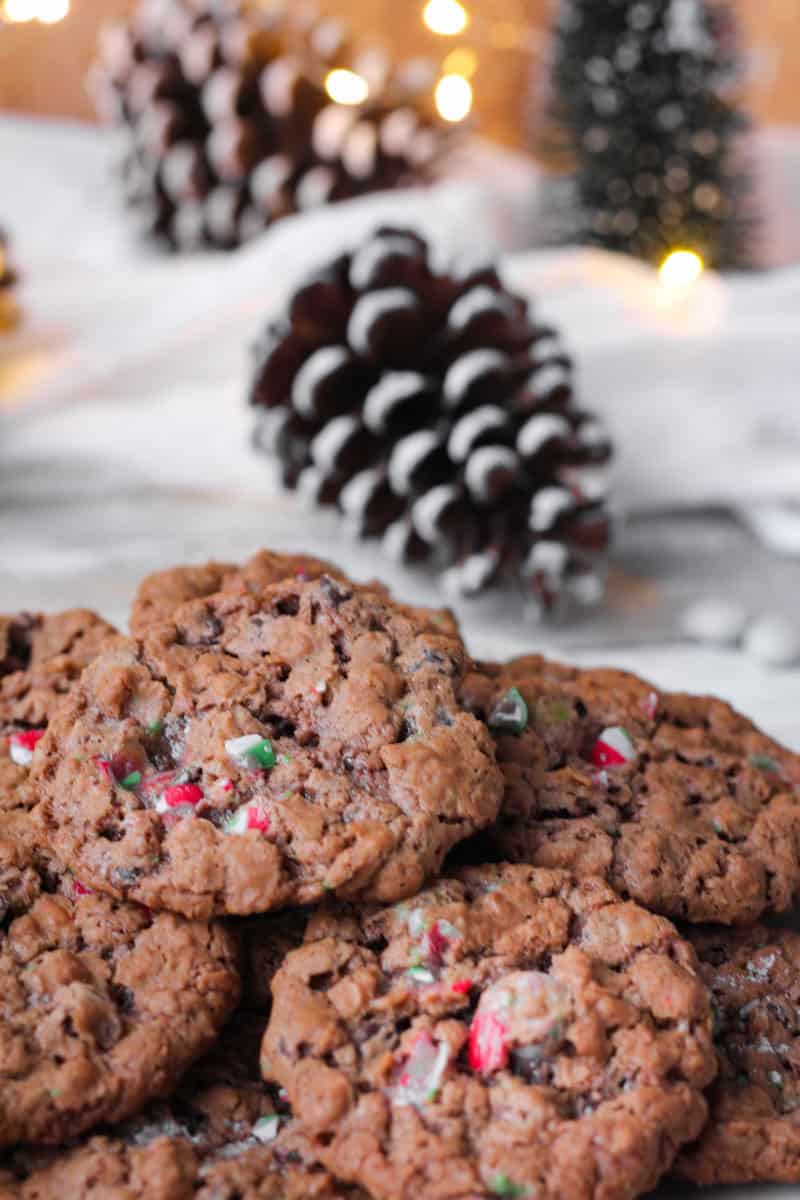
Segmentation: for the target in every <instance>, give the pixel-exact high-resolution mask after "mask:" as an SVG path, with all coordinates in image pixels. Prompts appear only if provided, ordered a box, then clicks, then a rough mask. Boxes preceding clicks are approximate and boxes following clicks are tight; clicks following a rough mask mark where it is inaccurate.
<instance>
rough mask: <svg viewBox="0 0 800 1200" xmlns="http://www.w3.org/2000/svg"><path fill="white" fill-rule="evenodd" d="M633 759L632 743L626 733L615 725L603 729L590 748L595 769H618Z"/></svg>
mask: <svg viewBox="0 0 800 1200" xmlns="http://www.w3.org/2000/svg"><path fill="white" fill-rule="evenodd" d="M634 757H635V751H634V749H633V743H632V742H631V739H630V737H629V736H628V734H627V732H626V731H625V730H624V729H622V728H621V727H620V726H617V725H615V726H614V727H613V728H611V729H604V730H603V732H602V733H601V734H600V736H599V738H598V739H597V741H596V742H595V744H594V746H593V748H592V763H593V764H594V766H595V767H619V766H622V765H623V764H624V763H627V762H630V761H631V759H632V758H634Z"/></svg>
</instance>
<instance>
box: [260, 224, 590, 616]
mask: <svg viewBox="0 0 800 1200" xmlns="http://www.w3.org/2000/svg"><path fill="white" fill-rule="evenodd" d="M256 357H257V364H256V370H255V374H254V378H253V382H252V389H251V396H250V400H251V403H252V404H253V405H255V406H256V407H257V408H258V409H259V410H261V411H260V415H259V420H258V425H257V431H256V444H257V446H258V447H259V448H260V449H262V450H263V451H266V452H267V453H269V454H272V455H274V456H276V457H277V459H278V461H279V463H280V469H281V473H282V479H283V482H284V484H285V485H286V486H287V487H289V488H297V489H298V490H299V491H300V492H302V493H304V494H305V495H307V496H308V497H310V498H311V499H313V500H314V501H315V502H316V503H319V504H323V505H336V506H338V508H339V509H340V511H341V512H342V513H343V514H344V515H345V516H346V518H347V519H348V521H349V522H350V523H351V524H352V526H353V528H354V530H355V532H356V533H357V535H359V536H361V537H382V538H383V542H384V546H385V547H386V549H387V551H388V552H389V553H390V554H392V555H393V556H394V557H396V558H399V559H402V560H405V561H409V562H419V563H427V564H430V565H431V566H434V567H435V568H436V569H438V570H442V571H443V572H444V573H445V575H444V582H445V584H446V586H447V587H448V588H449V589H451V590H455V591H457V592H461V593H467V594H469V593H476V592H479V591H482V590H483V589H484V588H487V587H488V586H490V585H492V584H495V583H500V582H507V581H509V580H513V581H515V582H516V583H517V584H521V585H522V586H523V588H524V589H525V591H526V592H527V593H528V594H529V595H530V596H532V597H534V598H535V599H536V600H537V601H538V602H539V604H540V605H541V606H542V607H543V608H545V609H552V608H553V607H554V606H555V605H556V602H557V601H558V600H559V598H560V597H561V596H562V595H564V596H567V595H572V596H575V597H577V598H578V599H581V600H584V601H590V600H594V599H596V598H597V596H598V594H599V593H600V592H602V563H603V555H604V552H605V550H606V548H607V545H608V541H609V531H610V526H609V516H608V509H607V506H606V477H607V465H608V462H609V460H610V457H611V447H610V444H609V441H608V438H607V437H606V435H605V433H604V432H603V430H602V428H601V427H600V425H599V423H598V421H597V420H596V419H595V418H594V417H593V416H592V415H591V414H589V413H586V412H583V411H582V410H580V409H579V408H577V407H576V406H575V404H574V401H573V390H572V367H571V362H570V359H569V358H568V357H567V356H566V355H565V354H564V351H563V349H562V348H561V345H560V342H559V340H558V337H557V335H556V333H555V332H554V331H553V330H552V329H549V328H547V327H546V326H543V325H538V324H537V323H536V322H535V321H534V320H533V318H532V316H531V314H530V312H529V308H528V305H527V303H526V301H525V300H523V299H522V298H521V297H519V296H516V295H514V294H513V293H512V292H510V291H508V290H507V289H506V288H505V287H504V286H503V283H502V282H501V280H500V277H499V276H498V273H497V271H496V270H495V269H494V268H493V267H491V266H484V267H479V268H474V267H473V268H470V267H465V268H464V269H457V268H456V269H453V270H452V271H451V272H450V273H449V274H443V273H441V272H440V270H438V269H435V268H434V267H433V266H432V264H431V261H430V257H429V253H428V247H427V245H426V243H425V242H424V241H423V240H422V239H421V238H419V237H418V236H417V235H416V234H414V233H412V232H408V231H405V230H392V229H382V230H379V231H378V232H377V233H375V234H374V235H373V236H372V237H371V238H370V239H369V240H368V241H367V242H365V243H364V244H363V245H362V246H361V247H360V248H359V249H358V250H356V251H355V252H354V253H352V254H347V255H344V256H342V257H340V258H338V259H337V260H336V261H335V262H333V263H331V264H330V266H328V267H326V268H325V269H324V270H322V271H320V272H319V273H318V274H316V275H315V276H313V277H312V278H310V279H309V280H308V281H307V282H306V283H305V284H304V285H303V286H301V287H300V289H299V290H298V291H297V292H296V293H295V295H294V296H293V297H292V299H291V302H290V304H289V306H288V309H287V311H286V312H285V314H284V315H283V316H282V317H281V318H280V319H279V320H278V321H277V322H276V323H274V324H272V325H271V326H270V327H269V328H268V330H267V331H266V333H265V335H264V337H263V339H262V341H261V343H260V345H259V346H258V347H257V351H256Z"/></svg>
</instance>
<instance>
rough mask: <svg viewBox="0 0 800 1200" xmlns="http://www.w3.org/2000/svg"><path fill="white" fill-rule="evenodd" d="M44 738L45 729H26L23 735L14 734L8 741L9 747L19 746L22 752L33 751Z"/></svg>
mask: <svg viewBox="0 0 800 1200" xmlns="http://www.w3.org/2000/svg"><path fill="white" fill-rule="evenodd" d="M43 737H44V730H43V729H25V730H23V732H22V733H12V734H11V735H10V737H9V739H8V741H9V745H11V746H19V747H20V748H21V749H22V750H33V749H35V747H36V743H37V742H39V741H41V740H42V738H43Z"/></svg>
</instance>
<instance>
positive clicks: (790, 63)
mask: <svg viewBox="0 0 800 1200" xmlns="http://www.w3.org/2000/svg"><path fill="white" fill-rule="evenodd" d="M49 2H50V3H51V4H52V5H53V7H52V9H51V10H50V9H48V14H49V13H50V12H52V14H53V16H57V15H58V14H59V13H60V12H62V11H63V10H64V9H65V8H67V7H68V6H67V4H66V0H49ZM17 3H21V8H20V12H21V13H23V14H24V13H25V12H26V10H25V7H24V4H25V0H17ZM134 4H135V0H71V6H70V7H68V11H67V12H66V15H65V16H64V17H63V19H61V20H59V21H58V22H57V23H56V25H49V26H48V25H45V26H42V24H41V23H38V22H24V23H23V22H19V23H17V24H15V25H14V26H13V27H11V26H7V27H6V28H5V29H4V30H3V37H2V38H0V108H16V109H21V110H23V111H28V112H40V113H51V114H60V115H69V116H75V117H82V118H84V119H92V117H93V115H94V113H93V109H92V105H91V102H90V100H89V97H88V96H87V93H86V87H85V80H86V72H87V70H88V67H89V64H90V63H91V61H92V59H93V57H94V55H95V52H96V43H97V31H98V26H99V25H100V23H101V22H104V21H108V20H113V19H114V18H117V17H123V16H125V15H127V14H129V13H130V12H131V11H132V10H133V8H134ZM318 7H319V9H320V11H321V12H323V13H328V14H329V15H334V16H337V17H343V18H345V19H347V20H351V21H352V22H354V24H355V25H357V26H358V27H360V28H362V29H364V30H372V31H376V32H380V33H381V34H382V35H383V36H384V37H386V38H387V39H388V40H389V41H390V42H391V44H392V46H393V47H394V48H395V50H396V52H397V53H398V54H399V55H400V56H403V57H405V56H408V55H415V54H426V53H427V54H430V53H431V52H432V51H436V50H437V49H438V47H437V46H436V44H435V37H434V36H433V35H431V33H430V31H429V30H427V29H426V26H425V25H424V23H423V21H422V20H421V19H419V13H418V12H417V11H416V10H415V6H414V5H413V4H412V3H411V0H404V3H403V4H398V3H396V2H395V0H320V3H319V5H318ZM416 7H417V8H418V7H419V6H416ZM471 7H472V9H473V10H475V11H476V12H481V13H485V14H486V15H487V16H488V17H489V18H491V20H492V21H493V23H494V24H495V25H496V26H497V28H496V29H495V31H494V35H493V38H492V39H491V41H490V42H489V44H488V45H487V46H486V48H485V49H483V48H482V50H481V64H480V72H481V74H480V91H479V94H478V113H479V116H480V118H481V126H482V128H483V129H484V130H485V131H486V133H487V134H489V135H490V136H492V137H497V138H499V139H502V140H503V141H505V142H507V143H508V144H510V145H517V146H519V145H520V144H521V143H522V142H523V141H524V133H523V129H524V127H525V113H524V99H523V98H524V97H525V95H526V93H527V92H528V90H529V88H530V87H531V60H533V69H534V71H535V70H536V63H537V62H539V63H541V53H537V51H539V52H541V50H542V48H543V46H544V40H545V37H546V33H547V29H548V21H549V17H550V13H551V5H550V0H476V2H474V3H473V4H472V6H471ZM733 7H734V9H735V11H736V13H737V16H738V17H739V19H740V21H741V23H742V29H743V31H744V38H745V43H746V46H747V47H748V50H749V52H750V54H751V56H752V57H751V62H752V65H753V70H752V72H751V75H750V78H749V80H748V84H747V88H748V102H749V105H750V107H751V109H752V111H753V113H754V115H755V116H756V117H757V118H758V119H759V120H763V121H769V122H773V123H776V124H780V123H788V122H792V121H797V120H798V107H800V99H798V87H797V79H798V75H800V38H798V32H799V30H798V12H797V6H796V4H794V3H793V0H735V2H734V6H733ZM37 11H38V10H37ZM415 17H416V18H417V19H415ZM520 26H525V27H526V28H525V33H524V35H521V34H520V32H519V29H520ZM528 40H530V43H531V44H530V45H522V46H520V45H519V42H520V41H522V42H526V41H528ZM492 42H494V44H492ZM498 43H499V44H498ZM534 78H535V77H534Z"/></svg>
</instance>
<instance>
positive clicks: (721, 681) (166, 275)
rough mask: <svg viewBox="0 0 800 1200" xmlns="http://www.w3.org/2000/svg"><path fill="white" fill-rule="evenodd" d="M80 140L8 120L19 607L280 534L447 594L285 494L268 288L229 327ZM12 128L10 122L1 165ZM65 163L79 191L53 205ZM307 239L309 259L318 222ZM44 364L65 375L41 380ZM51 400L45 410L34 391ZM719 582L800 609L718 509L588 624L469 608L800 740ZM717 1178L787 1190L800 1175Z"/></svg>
mask: <svg viewBox="0 0 800 1200" xmlns="http://www.w3.org/2000/svg"><path fill="white" fill-rule="evenodd" d="M45 132H47V131H45ZM73 134H74V131H70V130H65V131H63V132H62V134H61V135H60V136H59V137H58V138H56V141H55V143H53V141H52V137H51V135H50V134H49V133H48V134H47V137H45V136H44V134H43V133H42V130H41V128H40V127H36V129H35V130H33V129H32V130H31V137H32V138H33V141H28V140H27V138H26V131H25V130H24V129H22V130H21V131H20V128H19V126H18V125H15V126H14V127H13V129H8V128H6V130H5V136H6V145H7V146H8V145H10V144H11V143H13V146H14V147H16V153H17V155H18V158H19V157H20V155H21V158H20V172H21V174H20V175H19V178H18V183H17V185H16V186H18V188H19V189H21V190H20V191H19V192H18V193H17V195H16V196H14V195H13V194H12V196H11V197H10V206H11V207H13V208H14V217H15V225H16V229H15V232H16V233H17V235H18V245H19V249H20V256H21V257H22V258H23V263H24V264H25V265H26V270H27V271H28V273H29V276H30V277H29V283H28V289H27V293H26V303H27V305H28V308H29V310H30V312H29V319H28V324H27V326H26V327H25V328H24V329H23V330H22V331H21V332H20V334H19V335H17V337H15V338H12V339H6V340H5V342H2V341H0V610H6V611H9V610H14V609H18V608H31V609H38V608H43V609H59V608H65V607H69V606H72V605H85V606H90V607H93V608H96V609H98V610H99V611H100V612H102V613H103V614H104V615H105V616H107V617H108V618H109V619H111V620H112V621H114V622H115V623H117V624H118V625H120V626H124V624H125V621H126V615H127V611H128V607H129V604H130V600H131V597H132V594H133V590H134V588H135V585H136V582H137V581H138V579H139V578H141V576H142V575H143V574H145V573H146V572H148V571H151V570H154V569H157V568H161V567H164V566H167V565H172V564H174V563H176V562H183V561H195V562H197V561H203V560H205V559H207V558H209V557H219V558H225V559H231V558H232V559H242V558H244V557H245V556H246V555H248V554H250V553H252V552H253V551H254V550H255V549H257V548H259V547H261V546H270V547H272V548H276V549H297V550H302V551H305V552H307V553H310V554H319V555H322V556H326V557H330V558H333V559H335V560H336V561H338V562H340V563H341V564H342V566H343V567H345V568H346V569H348V570H350V571H351V573H352V574H353V575H354V576H355V577H357V578H369V577H372V576H375V575H381V576H383V577H384V578H386V579H387V581H388V582H390V583H391V584H392V586H393V587H394V589H395V591H396V593H397V595H398V596H399V597H400V598H402V599H406V600H414V601H415V602H417V603H432V604H438V603H442V602H444V600H445V598H444V597H442V596H441V594H440V593H439V590H438V588H437V585H436V582H435V581H434V580H431V579H429V578H427V577H425V576H420V575H419V574H416V573H414V572H411V571H407V570H404V569H402V568H398V567H395V566H393V565H392V564H389V563H387V562H386V561H384V560H382V559H381V557H380V554H379V551H378V549H377V548H376V547H375V546H363V545H357V544H354V543H353V542H352V541H351V540H350V539H349V538H348V536H347V535H346V533H344V532H343V530H342V528H341V526H340V525H339V524H338V523H337V521H336V520H335V518H334V517H333V516H331V515H330V514H318V513H314V514H310V513H308V512H306V511H304V510H303V509H302V508H301V506H300V505H299V503H298V502H297V500H296V498H294V497H291V496H285V495H281V494H280V492H279V491H278V489H277V488H276V487H275V485H274V478H273V477H272V475H271V473H270V468H269V467H268V465H267V464H265V463H264V462H263V461H262V460H260V459H258V458H257V457H256V456H255V455H254V454H251V453H249V452H248V451H247V449H246V443H247V431H248V424H249V419H248V416H247V414H246V413H245V411H244V410H243V407H242V404H241V396H242V394H243V388H244V384H245V379H246V358H245V355H244V352H243V347H244V345H245V343H246V339H247V336H249V334H250V333H252V330H253V329H254V328H256V327H257V325H258V324H259V323H260V321H261V319H262V311H261V309H260V307H259V306H258V305H255V306H254V305H253V293H252V287H251V288H250V290H249V291H247V292H246V293H245V296H246V298H245V301H243V305H242V306H239V308H238V309H237V307H236V305H235V304H234V316H233V318H231V316H230V314H228V315H226V318H225V322H224V324H221V325H216V326H215V321H214V318H213V311H212V312H211V313H209V310H208V304H207V299H206V301H205V305H204V308H203V313H202V317H200V316H199V315H198V314H197V313H196V312H195V311H194V310H193V308H192V303H191V294H192V290H193V285H194V281H195V279H197V280H198V281H199V280H201V279H202V280H204V281H205V283H206V284H207V279H208V271H209V264H208V261H207V260H203V259H201V260H197V261H195V262H187V263H181V264H176V263H174V262H171V261H170V260H163V259H156V258H153V257H151V256H147V255H145V256H142V254H141V252H140V251H138V250H134V249H133V248H132V247H131V246H130V244H129V242H128V241H127V239H126V237H125V236H124V233H123V229H122V227H121V226H120V225H119V223H118V221H117V218H116V210H115V209H114V208H112V207H111V206H110V202H109V201H108V200H107V199H105V198H104V194H103V193H102V190H98V189H101V184H100V180H101V175H100V174H99V172H100V163H101V162H102V159H101V158H100V159H99V158H98V154H97V152H96V149H93V148H92V147H91V146H89V145H88V144H87V140H86V136H85V134H84V133H82V132H81V133H80V135H79V136H78V135H75V136H73ZM2 135H3V128H2V123H0V161H4V160H3V154H2V144H3V143H2ZM36 139H43V140H40V141H37V140H36ZM51 144H54V145H55V146H56V149H58V148H59V147H60V153H56V154H54V162H55V165H54V162H50V163H49V164H48V162H46V161H44V160H43V158H42V157H41V155H40V154H39V153H33V154H32V155H31V156H30V161H28V158H26V156H25V155H24V154H21V151H20V147H22V148H24V147H26V146H31V147H32V148H33V149H34V150H35V149H36V147H37V146H38V147H39V150H44V149H45V148H46V147H47V146H50V145H51ZM23 160H24V162H23ZM5 161H6V162H7V161H8V159H6V160H5ZM54 170H57V172H58V176H59V178H60V179H61V181H62V183H63V181H64V180H66V182H67V186H66V187H62V188H61V190H60V192H59V197H58V201H57V203H56V202H54V203H53V206H52V211H51V212H49V213H48V204H47V192H46V188H47V181H48V179H50V178H51V177H52V172H53V171H54ZM87 180H88V181H90V183H89V184H87ZM4 186H5V184H4ZM87 196H88V197H91V201H90V200H88V199H87ZM4 199H5V198H4V197H0V217H2V215H3V214H2V207H3V200H4ZM462 201H463V197H462ZM392 203H394V204H395V205H396V202H392ZM478 203H479V201H477V200H476V205H477V204H478ZM87 205H89V207H90V209H91V211H90V213H89V215H88V217H87V215H86V211H85V210H86V208H87ZM92 205H93V207H92ZM433 210H434V211H432V212H430V213H429V214H428V216H429V217H430V219H431V220H432V221H434V222H436V221H438V222H439V224H440V225H442V224H445V225H446V224H448V208H447V203H446V202H445V201H443V202H442V204H441V205H440V206H439V209H438V210H437V209H436V205H434V206H433ZM26 212H29V213H30V219H29V220H26V216H25V214H26ZM473 217H474V214H473ZM347 219H349V218H347ZM342 221H343V222H344V223H345V224H346V218H345V217H344V216H343V217H342ZM465 224H466V222H465ZM77 227H81V228H83V230H84V241H83V242H82V243H79V244H78V245H76V244H75V242H74V240H72V235H73V232H74V230H75V229H76V228H77ZM312 240H313V239H312ZM300 241H302V238H300ZM292 246H293V251H292V252H293V253H294V254H296V255H297V256H298V257H302V254H303V248H302V247H300V246H299V245H298V239H297V238H295V241H294V242H293V243H292ZM311 249H312V250H313V249H314V247H313V246H312V247H311ZM219 269H220V271H224V268H223V267H222V266H221V265H220V268H219ZM224 278H225V276H224V275H221V276H220V279H224ZM179 283H180V284H181V287H180V288H179V286H178V284H179ZM251 283H252V281H251ZM220 286H221V288H222V284H221V285H220ZM223 290H224V289H223ZM170 297H173V298H174V303H173V302H171V301H170ZM165 299H166V305H165ZM225 299H226V300H227V301H228V302H230V300H231V297H230V295H226V297H225ZM170 309H172V311H171V312H170V311H169V310H170ZM156 312H157V314H160V315H158V316H156V315H154V314H155V313H156ZM165 314H168V315H165ZM182 316H183V318H185V319H183V320H182ZM167 321H170V322H171V334H170V337H169V338H168V339H167V340H166V343H165V345H164V346H163V347H161V348H160V349H159V347H158V346H156V345H155V344H154V339H155V338H156V335H157V333H158V331H159V329H160V328H162V327H163V326H164V324H165V323H166V322H167ZM32 379H33V380H34V382H35V381H37V380H38V381H39V383H41V381H45V383H46V384H47V386H46V387H41V386H39V387H38V390H37V389H36V388H34V391H33V392H31V391H30V389H29V388H28V390H27V391H26V386H27V384H28V383H29V382H30V381H31V380H32ZM33 394H35V395H36V402H35V404H33V406H31V403H30V402H29V401H28V402H25V403H23V399H22V398H23V397H25V396H28V397H29V396H30V395H33ZM4 410H5V417H3V412H4ZM707 594H723V595H735V596H737V597H738V598H740V599H741V600H742V601H743V602H744V603H745V604H747V605H748V606H749V607H750V608H751V609H752V610H753V611H754V612H761V611H763V610H764V609H766V608H773V607H774V608H777V609H780V610H783V611H786V612H791V613H794V614H795V615H797V613H798V610H800V603H798V599H797V597H798V595H799V594H800V561H799V560H794V561H791V560H784V561H782V560H778V559H776V558H774V557H772V556H770V555H768V554H767V553H766V552H765V551H764V550H762V549H760V548H759V547H758V546H757V545H756V544H755V543H754V542H753V541H752V539H751V538H750V537H749V536H748V535H747V534H746V533H745V532H744V530H743V529H742V528H740V527H739V526H738V525H737V524H736V523H735V522H732V521H731V520H730V519H729V518H726V517H724V516H720V515H718V514H707V515H705V516H703V517H701V518H698V517H697V516H693V515H687V514H682V515H681V514H678V515H671V516H664V517H662V518H660V519H653V518H648V519H640V520H637V521H633V522H630V523H629V524H627V525H626V526H623V527H622V529H621V531H620V534H619V538H618V543H617V548H616V555H615V567H614V572H613V579H612V588H611V593H610V602H609V606H608V608H607V609H606V610H604V611H602V612H600V613H598V614H595V615H593V616H589V617H587V618H586V619H585V620H583V621H582V622H581V623H579V624H578V625H570V626H564V627H555V628H553V627H540V626H536V625H533V624H531V623H530V622H529V621H526V620H525V618H524V616H523V615H522V614H521V613H520V611H519V608H518V606H517V605H516V604H515V603H514V602H513V601H509V600H507V599H504V598H502V597H493V596H490V597H488V598H487V599H485V600H483V601H480V602H478V603H475V604H462V605H460V606H459V616H460V617H461V620H462V624H463V628H464V631H465V636H466V639H467V642H468V645H469V647H470V649H471V650H472V652H473V653H474V654H475V655H476V656H480V657H488V658H503V657H506V656H511V655H514V654H519V653H524V652H526V651H531V650H544V651H546V652H549V653H553V654H561V655H563V656H564V657H567V658H569V659H571V660H574V661H576V662H579V663H581V664H585V665H593V664H608V665H614V666H619V667H624V668H628V669H631V670H634V671H638V672H640V673H642V674H644V675H646V676H648V677H650V678H651V679H652V680H653V682H654V683H655V684H656V685H658V686H660V687H663V688H670V689H679V690H687V691H694V692H714V693H717V694H721V695H723V696H724V697H725V698H726V699H729V700H731V701H732V702H733V703H734V704H735V705H737V707H739V708H740V709H742V710H743V711H744V712H745V713H747V714H748V715H749V716H751V717H753V718H754V719H755V720H756V721H758V722H759V723H760V724H761V725H762V726H763V727H764V728H765V729H766V730H767V731H768V732H769V733H770V734H772V735H773V736H775V737H777V738H779V739H781V740H783V741H785V742H786V743H788V744H790V745H792V746H793V747H795V748H796V749H798V750H800V671H798V670H785V671H776V670H770V669H767V668H763V667H761V666H759V665H757V664H755V663H753V662H751V661H749V660H748V659H747V658H746V657H745V656H744V655H742V654H740V653H738V652H736V651H734V650H715V649H708V648H698V647H695V646H692V645H688V644H685V643H683V642H681V641H680V639H679V637H678V634H677V629H678V621H679V617H680V613H681V611H682V609H683V607H684V605H685V604H687V603H688V602H690V601H691V600H694V599H697V598H698V597H699V596H702V595H707ZM687 1191H688V1190H687V1189H680V1188H679V1189H673V1190H672V1191H668V1189H662V1192H661V1193H659V1195H660V1196H661V1195H663V1196H664V1197H666V1196H667V1195H675V1196H677V1195H680V1194H683V1193H686V1192H687ZM707 1194H708V1195H709V1196H710V1197H714V1196H718V1197H722V1196H723V1195H724V1196H726V1197H729V1198H730V1200H744V1198H745V1197H747V1198H748V1200H755V1198H758V1200H762V1198H764V1200H766V1197H767V1196H769V1195H773V1194H776V1195H783V1196H800V1189H798V1188H785V1189H768V1188H757V1189H734V1190H728V1191H725V1192H717V1193H714V1192H709V1193H707Z"/></svg>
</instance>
